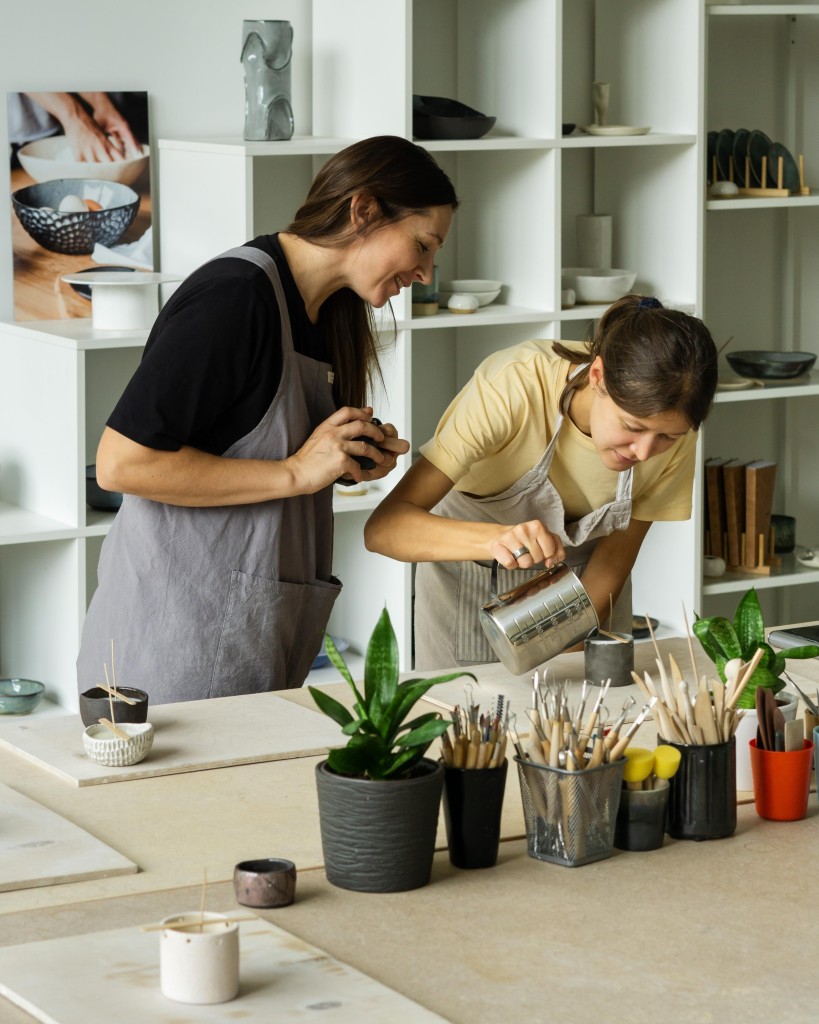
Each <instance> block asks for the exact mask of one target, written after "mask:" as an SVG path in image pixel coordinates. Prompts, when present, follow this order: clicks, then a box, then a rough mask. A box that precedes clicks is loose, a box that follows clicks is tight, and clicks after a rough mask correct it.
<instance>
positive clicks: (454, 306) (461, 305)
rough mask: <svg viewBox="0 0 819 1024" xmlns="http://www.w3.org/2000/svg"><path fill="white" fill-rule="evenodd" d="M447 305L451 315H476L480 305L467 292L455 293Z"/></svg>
mask: <svg viewBox="0 0 819 1024" xmlns="http://www.w3.org/2000/svg"><path fill="white" fill-rule="evenodd" d="M446 305H447V309H448V310H449V311H450V313H474V312H475V310H476V309H477V308H478V306H479V305H480V303H479V302H478V300H477V298H476V296H474V295H467V294H466V293H465V292H453V294H452V295H450V296H449V300H448V301H447V304H446Z"/></svg>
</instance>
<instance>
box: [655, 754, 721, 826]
mask: <svg viewBox="0 0 819 1024" xmlns="http://www.w3.org/2000/svg"><path fill="white" fill-rule="evenodd" d="M659 742H660V743H667V742H668V741H667V740H662V739H661V740H659ZM671 746H672V747H676V748H677V750H679V751H680V753H681V754H682V760H681V761H680V767H679V770H678V771H677V773H676V775H674V776H673V778H672V779H671V783H670V791H669V794H668V816H667V819H666V832H668V834H669V835H670V836H671V837H672V838H673V839H694V840H697V841H699V840H703V839H724V838H725V837H726V836H731V835H733V834H734V832H735V831H736V827H737V782H736V778H737V771H736V743H735V740H734V738H733V737H731V739H730V740H729V741H728V742H727V743H707V744H694V743H692V744H682V743H672V744H671Z"/></svg>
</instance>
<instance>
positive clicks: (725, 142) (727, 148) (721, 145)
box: [716, 128, 734, 181]
mask: <svg viewBox="0 0 819 1024" xmlns="http://www.w3.org/2000/svg"><path fill="white" fill-rule="evenodd" d="M716 152H717V173H718V174H719V180H720V181H729V180H730V175H731V157H732V156H733V152H734V133H733V132H732V131H731V129H730V128H723V129H722V131H721V132H718V133H717V150H716Z"/></svg>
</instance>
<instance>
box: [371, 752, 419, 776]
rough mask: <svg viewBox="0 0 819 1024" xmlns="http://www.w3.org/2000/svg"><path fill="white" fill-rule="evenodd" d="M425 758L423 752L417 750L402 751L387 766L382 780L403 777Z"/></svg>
mask: <svg viewBox="0 0 819 1024" xmlns="http://www.w3.org/2000/svg"><path fill="white" fill-rule="evenodd" d="M423 756H424V755H423V751H421V750H418V749H417V748H414V749H412V750H403V751H401V753H399V754H396V755H395V756H394V757H393V758H392V759H391V761H390V763H389V765H387V766H385V768H384V774H383V775H382V776H381V778H384V779H389V778H393V777H394V776H396V775H403V774H404V773H405V772H408V771H410V769H411V768H413V767H414V766H415V765H416V764H418V762H419V761H420V760H421V758H422V757H423Z"/></svg>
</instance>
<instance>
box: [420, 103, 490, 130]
mask: <svg viewBox="0 0 819 1024" xmlns="http://www.w3.org/2000/svg"><path fill="white" fill-rule="evenodd" d="M496 120H497V118H494V117H488V116H487V115H486V114H482V113H481V112H480V111H479V110H473V109H472V107H468V106H467V105H466V104H465V103H460V102H459V101H458V100H449V99H446V98H445V97H443V96H413V97H412V133H413V135H414V136H415V137H416V138H417V139H480V138H481V137H482V136H483V135H486V133H487V132H488V131H489V129H490V128H491V127H492V126H493V125H494V123H495V121H496Z"/></svg>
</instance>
